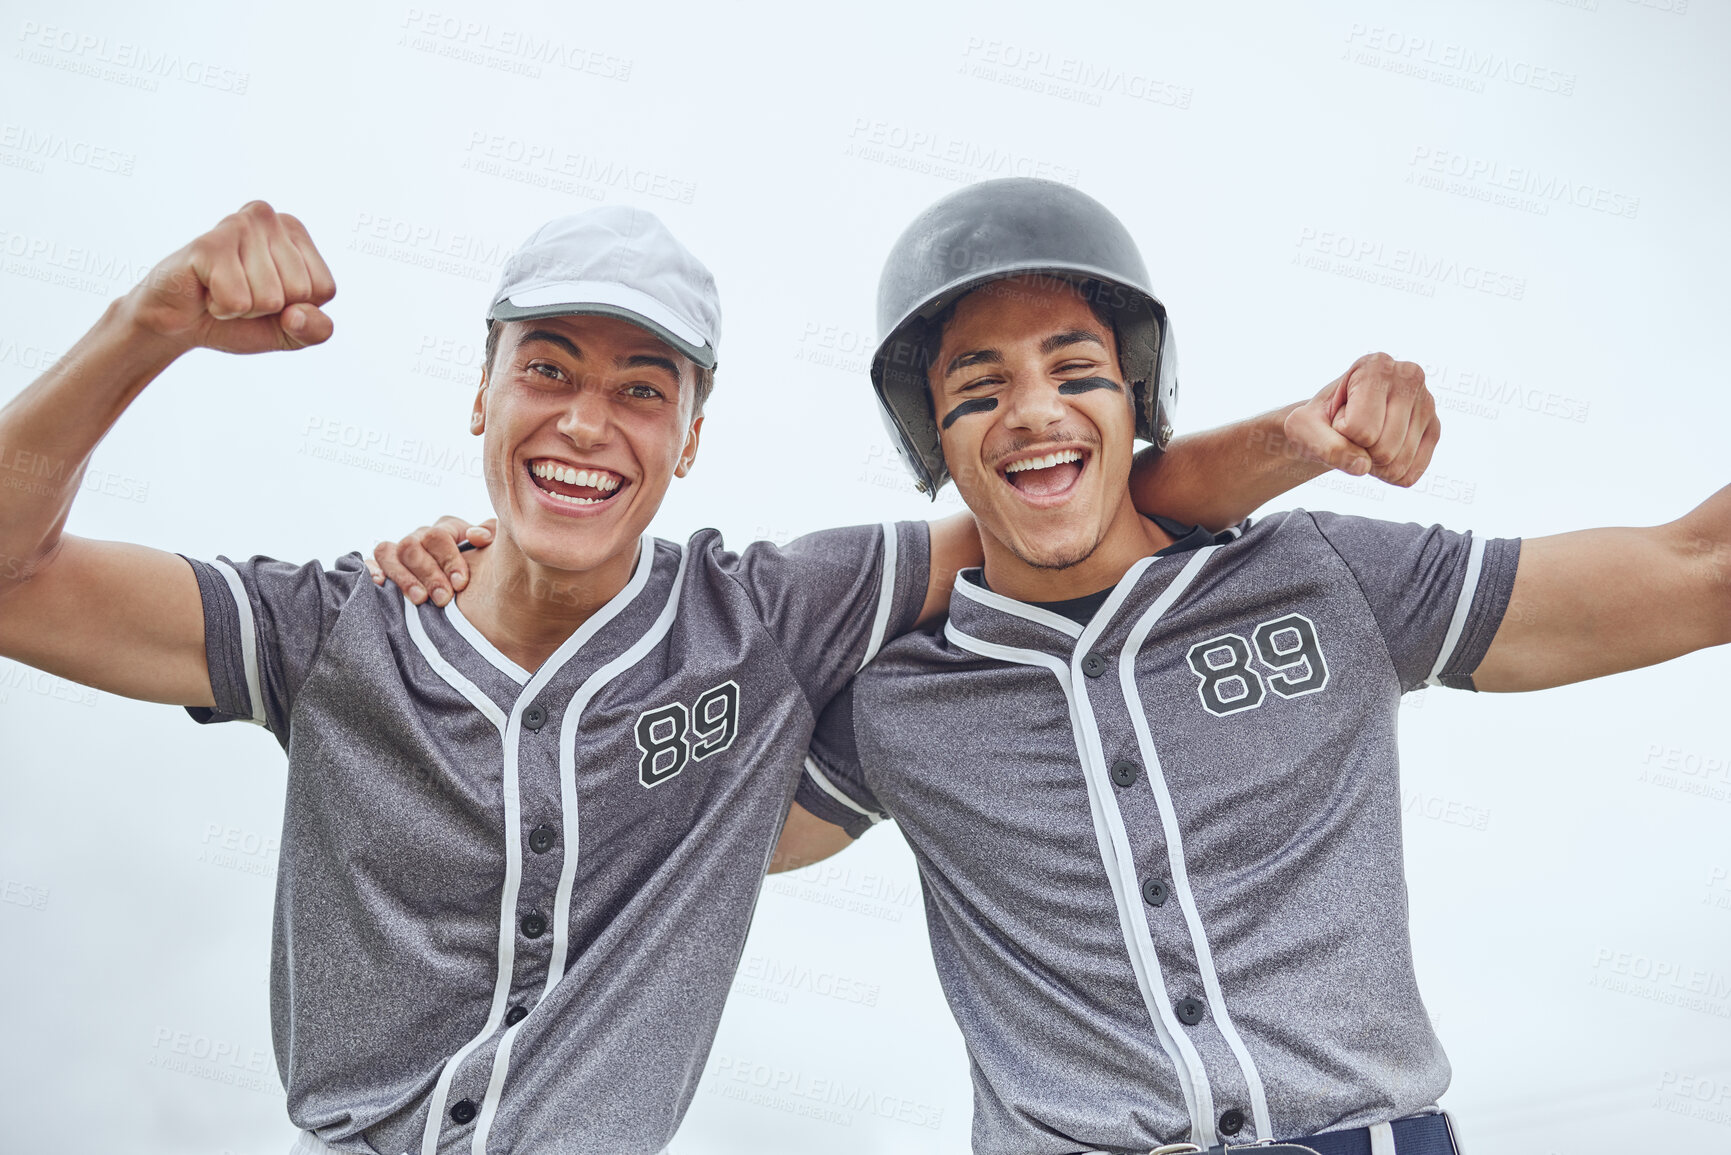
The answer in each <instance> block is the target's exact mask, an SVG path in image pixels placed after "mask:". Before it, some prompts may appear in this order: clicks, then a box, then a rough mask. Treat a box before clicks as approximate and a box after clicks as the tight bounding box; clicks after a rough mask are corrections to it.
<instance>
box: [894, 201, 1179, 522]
mask: <svg viewBox="0 0 1731 1155" xmlns="http://www.w3.org/2000/svg"><path fill="white" fill-rule="evenodd" d="M1026 273H1050V274H1052V275H1055V276H1061V277H1064V278H1065V279H1067V280H1070V281H1073V282H1077V283H1079V284H1080V285H1082V286H1083V287H1084V288H1086V289H1087V290H1088V293H1089V297H1090V300H1092V301H1094V302H1095V303H1097V304H1102V305H1105V306H1107V309H1108V311H1109V312H1110V314H1111V316H1112V321H1113V327H1114V328H1115V329H1116V331H1117V337H1118V353H1119V359H1120V361H1121V362H1122V364H1123V369H1124V374H1125V376H1126V377H1127V378H1128V379H1129V383H1130V385H1131V388H1132V391H1133V394H1134V398H1135V406H1136V436H1138V437H1141V438H1145V439H1146V440H1148V441H1152V442H1153V443H1154V444H1156V445H1158V446H1160V447H1161V448H1165V446H1166V443H1167V442H1168V441H1170V440H1171V439H1172V411H1173V409H1174V407H1175V406H1176V404H1177V400H1178V357H1177V354H1176V353H1175V351H1174V350H1173V347H1172V331H1171V327H1170V326H1169V325H1168V324H1167V321H1166V307H1165V306H1164V305H1162V304H1161V303H1160V300H1159V298H1157V297H1156V296H1155V295H1154V290H1153V288H1152V287H1150V285H1149V281H1148V269H1147V266H1145V265H1144V264H1143V263H1142V254H1141V253H1140V252H1138V251H1137V249H1136V242H1135V241H1133V240H1131V239H1130V234H1129V232H1128V231H1127V230H1126V229H1125V228H1124V226H1123V224H1122V223H1121V222H1120V221H1119V220H1118V218H1117V217H1115V216H1113V215H1112V214H1111V213H1110V212H1109V211H1107V209H1106V206H1105V205H1102V204H1101V203H1100V202H1099V201H1097V200H1095V199H1094V198H1093V197H1091V196H1089V195H1087V194H1086V193H1083V192H1078V191H1077V190H1076V189H1073V188H1071V187H1070V186H1069V185H1065V184H1059V183H1058V182H1056V181H1049V180H1035V179H1032V178H1027V177H1011V178H1008V179H1004V180H989V181H984V182H982V183H980V184H976V185H970V186H968V187H967V188H964V189H961V190H959V191H957V192H953V193H951V194H950V195H949V196H947V197H945V198H944V199H942V200H940V201H939V202H938V203H937V204H935V205H933V206H932V207H931V208H929V209H927V210H926V211H925V212H923V213H921V214H920V215H919V216H918V217H916V218H915V219H914V223H913V224H911V225H909V226H908V227H907V230H906V231H905V232H903V233H902V235H901V237H900V238H899V239H898V240H897V241H896V243H895V247H893V248H892V249H891V250H890V255H889V259H888V260H886V261H885V262H884V271H883V275H882V276H880V277H879V278H878V334H879V341H878V348H877V353H876V354H875V355H874V356H873V358H872V386H873V387H874V388H875V389H876V390H877V395H878V402H879V404H880V405H881V406H882V407H883V415H884V425H885V427H887V428H888V429H889V431H890V436H892V437H894V438H895V439H896V440H897V441H898V442H900V444H901V447H902V456H903V457H904V458H906V460H907V463H908V466H909V467H910V468H911V469H912V470H913V471H914V476H915V477H917V478H918V479H919V486H918V487H919V490H920V492H922V493H928V494H930V495H931V496H932V498H933V499H934V500H935V499H936V498H937V494H938V490H939V488H941V487H942V486H943V484H944V482H946V481H948V480H949V479H950V472H949V469H948V468H947V467H946V466H945V464H944V452H943V448H942V446H941V445H940V444H939V442H938V423H937V419H936V417H935V416H934V414H933V412H932V401H931V394H930V392H929V391H928V389H927V385H926V358H927V357H928V356H929V355H930V354H931V353H932V352H935V348H930V346H935V341H934V340H932V338H933V336H934V335H933V334H931V333H930V332H929V323H930V322H931V321H932V319H933V318H935V317H937V316H938V314H940V313H941V312H943V310H945V309H946V308H948V307H949V306H950V305H952V304H954V303H955V302H956V301H957V300H958V299H960V298H961V297H962V295H963V294H965V293H968V292H969V291H971V290H973V289H976V288H978V287H979V286H981V285H983V284H985V283H986V282H988V281H996V280H1001V279H1002V278H1004V277H1013V276H1019V275H1022V274H1026ZM1090 283H1092V285H1090Z"/></svg>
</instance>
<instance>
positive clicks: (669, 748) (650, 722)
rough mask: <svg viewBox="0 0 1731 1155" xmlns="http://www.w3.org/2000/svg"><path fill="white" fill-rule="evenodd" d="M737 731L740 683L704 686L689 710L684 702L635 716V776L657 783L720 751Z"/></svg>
mask: <svg viewBox="0 0 1731 1155" xmlns="http://www.w3.org/2000/svg"><path fill="white" fill-rule="evenodd" d="M738 734H739V683H738V682H734V681H726V682H723V683H721V685H719V686H716V687H715V688H714V689H711V690H705V691H704V692H703V693H702V694H701V695H699V696H698V699H697V701H696V702H694V703H692V705H691V708H690V709H689V710H688V709H686V707H685V703H684V702H675V703H673V704H672V705H671V706H662V707H661V708H660V709H658V710H645V711H644V712H643V713H641V714H639V715H638V716H637V732H636V738H637V749H638V751H639V752H640V753H641V754H642V755H643V756H642V757H641V758H639V759H638V760H637V780H638V781H639V782H641V783H643V785H644V786H645V787H651V786H659V785H661V784H662V783H663V782H665V781H667V780H668V779H669V778H671V777H673V776H674V775H675V774H677V773H679V772H680V771H681V770H683V769H685V767H686V766H687V765H689V764H690V763H692V762H701V761H703V760H704V759H705V758H707V757H709V756H710V755H711V754H719V753H721V752H722V751H723V750H725V749H727V748H728V747H729V746H731V745H733V740H734V738H735V737H737V736H738Z"/></svg>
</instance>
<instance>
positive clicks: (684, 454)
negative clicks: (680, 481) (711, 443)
mask: <svg viewBox="0 0 1731 1155" xmlns="http://www.w3.org/2000/svg"><path fill="white" fill-rule="evenodd" d="M702 433H703V418H701V417H698V418H696V419H695V420H693V421H692V422H691V429H690V430H689V431H687V433H686V434H685V448H684V449H683V450H681V451H680V453H679V464H678V465H677V466H675V467H674V470H673V476H675V477H684V476H685V475H686V474H687V473H690V472H691V463H692V462H694V461H696V460H697V441H698V438H699V437H700V436H701V435H702Z"/></svg>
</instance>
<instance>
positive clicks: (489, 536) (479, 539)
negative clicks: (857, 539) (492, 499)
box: [441, 517, 499, 549]
mask: <svg viewBox="0 0 1731 1155" xmlns="http://www.w3.org/2000/svg"><path fill="white" fill-rule="evenodd" d="M441 520H443V519H441ZM498 532H499V519H498V518H496V517H489V518H488V519H487V520H486V521H483V522H482V523H481V524H480V525H471V526H470V527H469V532H468V538H469V543H470V544H471V545H473V546H474V547H475V548H476V549H485V548H487V547H488V546H490V545H492V544H493V538H494V536H495V535H497V534H498Z"/></svg>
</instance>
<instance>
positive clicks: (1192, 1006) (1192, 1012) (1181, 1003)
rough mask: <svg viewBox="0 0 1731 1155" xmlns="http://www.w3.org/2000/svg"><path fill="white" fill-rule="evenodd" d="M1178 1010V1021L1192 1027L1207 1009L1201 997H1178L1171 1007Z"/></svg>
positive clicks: (1200, 1019)
mask: <svg viewBox="0 0 1731 1155" xmlns="http://www.w3.org/2000/svg"><path fill="white" fill-rule="evenodd" d="M1173 1010H1175V1011H1177V1012H1178V1021H1179V1022H1181V1023H1183V1024H1184V1025H1185V1026H1187V1027H1194V1026H1195V1025H1196V1024H1197V1023H1200V1022H1201V1021H1202V1016H1203V1014H1204V1013H1205V1012H1206V1011H1207V1010H1208V1008H1207V1007H1206V1006H1204V1005H1203V1003H1202V1000H1201V999H1179V1000H1178V1005H1177V1006H1176V1007H1174V1008H1173Z"/></svg>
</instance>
